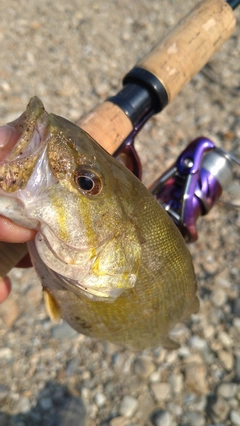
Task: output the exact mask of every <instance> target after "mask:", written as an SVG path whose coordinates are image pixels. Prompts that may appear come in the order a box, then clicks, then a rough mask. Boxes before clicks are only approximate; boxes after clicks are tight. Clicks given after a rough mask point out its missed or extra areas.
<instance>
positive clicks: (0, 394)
mask: <svg viewBox="0 0 240 426" xmlns="http://www.w3.org/2000/svg"><path fill="white" fill-rule="evenodd" d="M8 393H9V387H8V386H5V385H0V401H1V400H3V399H5V398H6V397H7V396H8Z"/></svg>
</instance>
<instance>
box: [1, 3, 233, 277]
mask: <svg viewBox="0 0 240 426" xmlns="http://www.w3.org/2000/svg"><path fill="white" fill-rule="evenodd" d="M239 3H240V1H236V0H235V1H225V0H212V1H209V0H203V1H202V2H200V3H199V4H198V5H197V6H196V7H195V8H194V9H193V10H192V11H191V12H190V13H189V14H188V15H187V16H186V17H185V18H184V19H183V20H182V21H180V23H179V24H178V25H177V26H176V27H175V28H174V29H173V30H172V31H171V32H170V33H169V34H168V35H167V36H166V37H165V38H164V39H163V40H161V41H160V43H159V44H157V46H156V47H155V48H154V49H153V50H152V51H151V52H150V53H149V54H148V55H147V56H146V57H145V58H144V59H143V60H141V61H140V62H139V63H138V64H137V65H136V66H135V67H133V69H132V70H131V71H130V72H128V73H127V75H126V76H125V77H124V79H123V88H122V90H120V92H119V93H117V94H116V95H115V96H113V97H111V98H109V99H107V100H106V101H105V102H103V103H102V104H101V105H99V106H97V107H96V108H94V110H92V111H91V112H90V113H88V114H87V115H85V116H84V117H83V118H81V119H80V121H79V122H78V125H79V126H80V127H81V128H82V129H83V130H85V131H86V132H87V133H89V134H90V135H91V136H92V137H93V139H95V140H96V141H97V142H98V143H99V144H100V145H101V146H102V147H103V148H105V149H106V150H107V151H108V152H109V153H110V154H114V155H115V156H120V157H124V156H125V157H126V158H127V159H128V164H126V165H127V166H128V168H130V170H132V171H133V172H135V174H136V175H138V177H140V175H141V165H140V161H139V158H138V156H137V153H136V151H135V149H134V146H133V140H134V136H135V135H136V134H137V133H138V131H139V130H140V129H141V128H142V126H143V125H144V124H145V123H146V121H147V120H148V119H149V118H150V117H151V116H152V115H154V114H156V113H159V112H160V111H161V110H162V109H163V108H164V107H165V106H166V105H168V104H169V103H170V102H171V101H172V100H173V99H174V98H175V96H176V95H177V94H178V93H179V92H180V91H181V90H182V89H183V87H184V86H185V85H186V84H187V83H188V82H189V81H190V80H191V79H192V78H193V76H194V75H195V74H196V73H197V72H198V71H200V70H201V69H202V68H203V67H204V65H205V64H206V63H207V62H208V61H209V59H210V58H211V57H212V55H213V54H214V53H215V52H216V51H217V50H218V49H220V47H221V46H222V44H223V43H224V42H225V41H226V40H228V38H229V37H230V36H231V34H232V32H233V31H234V28H235V16H234V13H233V10H234V9H235V8H236V7H237V6H238V5H239ZM209 144H210V145H211V141H210V142H209ZM211 149H214V148H213V147H212V148H211ZM200 151H201V152H202V153H203V152H204V150H203V149H202V148H201V149H200V148H199V150H198V155H197V156H196V157H197V158H198V160H199V158H200V156H199V152H200ZM182 155H184V153H182ZM228 158H229V156H228ZM187 159H188V160H189V158H188V157H187ZM190 159H191V160H193V158H190ZM231 161H232V160H231ZM192 162H193V161H192ZM179 163H180V164H181V160H179ZM185 163H186V164H187V163H188V166H189V165H190V164H191V167H188V171H189V172H190V171H191V173H189V175H194V174H195V172H194V170H195V168H194V167H193V166H195V163H194V164H192V163H191V162H185ZM226 163H227V161H226ZM186 164H185V165H186ZM198 164H199V161H198ZM175 169H176V167H175V166H174V170H175ZM208 171H209V170H208ZM210 172H211V170H210ZM178 173H179V170H178ZM181 173H183V174H184V173H185V172H184V171H183V170H182V169H181ZM185 175H186V173H185ZM172 177H173V176H172ZM194 177H196V176H194ZM165 178H166V175H164V178H161V179H158V181H157V182H156V183H155V184H154V185H153V187H152V189H151V191H152V193H153V194H154V196H156V198H157V199H158V201H160V202H161V197H163V198H164V197H165V196H166V186H167V184H166V182H167V179H166V180H165ZM180 178H181V176H179V175H176V176H175V182H176V184H179V180H180ZM186 181H187V183H188V184H187V188H189V186H191V188H192V186H193V184H192V185H189V179H186ZM225 183H226V182H224V185H225ZM161 185H164V186H165V188H164V191H163V190H162V189H161V188H160V187H161ZM168 189H169V188H168ZM178 189H179V188H178ZM178 192H179V191H178ZM180 192H181V191H180ZM163 193H164V196H163ZM176 193H177V191H175V194H176ZM181 194H184V192H183V191H182V192H181ZM192 194H193V196H194V197H195V191H194V192H192ZM194 199H195V198H194ZM199 199H200V198H199ZM163 201H166V197H165V198H164V200H163ZM170 201H171V200H170ZM178 202H179V203H180V204H181V199H180V198H179V200H178ZM209 202H210V201H209ZM165 204H166V205H167V203H165ZM183 204H184V203H183ZM195 205H197V203H196V202H195V204H194V206H195ZM184 207H185V209H184V211H186V210H187V211H188V208H187V209H186V203H185V204H184ZM187 207H189V203H187ZM166 210H168V211H170V210H171V211H172V212H173V213H174V214H172V216H173V218H175V222H176V223H177V220H176V217H177V215H178V217H180V219H181V220H182V216H181V215H180V214H179V210H180V208H179V207H178V209H177V211H176V212H174V209H171V208H170V207H168V208H166ZM199 212H200V209H197V208H195V207H194V214H193V217H194V220H196V218H197V216H198V215H199V214H200V213H199ZM192 221H193V219H192V218H191V222H192ZM182 224H183V225H184V226H180V229H181V228H182V229H183V228H185V231H184V232H185V235H188V239H189V240H191V238H190V237H191V232H189V229H187V230H186V226H185V225H186V224H185V223H184V222H183V223H182ZM192 235H193V238H195V237H196V232H195V233H194V232H192ZM186 239H187V238H186ZM26 253H27V249H26V245H24V244H10V243H0V276H5V275H6V274H7V273H8V272H9V270H10V269H11V268H12V267H13V266H14V265H16V264H17V262H18V261H19V260H21V259H22V258H23V256H24V255H25V254H26Z"/></svg>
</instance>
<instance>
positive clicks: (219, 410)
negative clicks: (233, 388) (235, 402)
mask: <svg viewBox="0 0 240 426" xmlns="http://www.w3.org/2000/svg"><path fill="white" fill-rule="evenodd" d="M229 411H230V405H229V404H228V402H227V401H225V399H223V398H222V397H220V396H219V397H218V398H217V400H216V401H215V402H214V403H213V404H212V406H211V412H212V417H213V420H214V421H220V422H223V421H224V420H226V418H227V417H228V414H229Z"/></svg>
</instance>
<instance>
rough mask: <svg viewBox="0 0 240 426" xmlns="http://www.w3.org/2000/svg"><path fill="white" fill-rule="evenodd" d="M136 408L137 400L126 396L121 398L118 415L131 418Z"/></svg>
mask: <svg viewBox="0 0 240 426" xmlns="http://www.w3.org/2000/svg"><path fill="white" fill-rule="evenodd" d="M137 408H138V400H137V399H136V398H134V397H133V396H130V395H126V396H124V397H123V399H122V401H121V403H120V407H119V414H121V415H122V416H126V417H131V416H132V415H133V414H134V413H135V411H136V410H137Z"/></svg>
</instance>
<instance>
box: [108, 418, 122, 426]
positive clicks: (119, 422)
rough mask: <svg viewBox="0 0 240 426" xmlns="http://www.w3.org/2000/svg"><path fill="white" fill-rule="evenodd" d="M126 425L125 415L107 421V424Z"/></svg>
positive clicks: (111, 425)
mask: <svg viewBox="0 0 240 426" xmlns="http://www.w3.org/2000/svg"><path fill="white" fill-rule="evenodd" d="M125 425H126V417H124V416H119V417H115V418H114V419H111V420H110V422H109V426H125Z"/></svg>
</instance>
